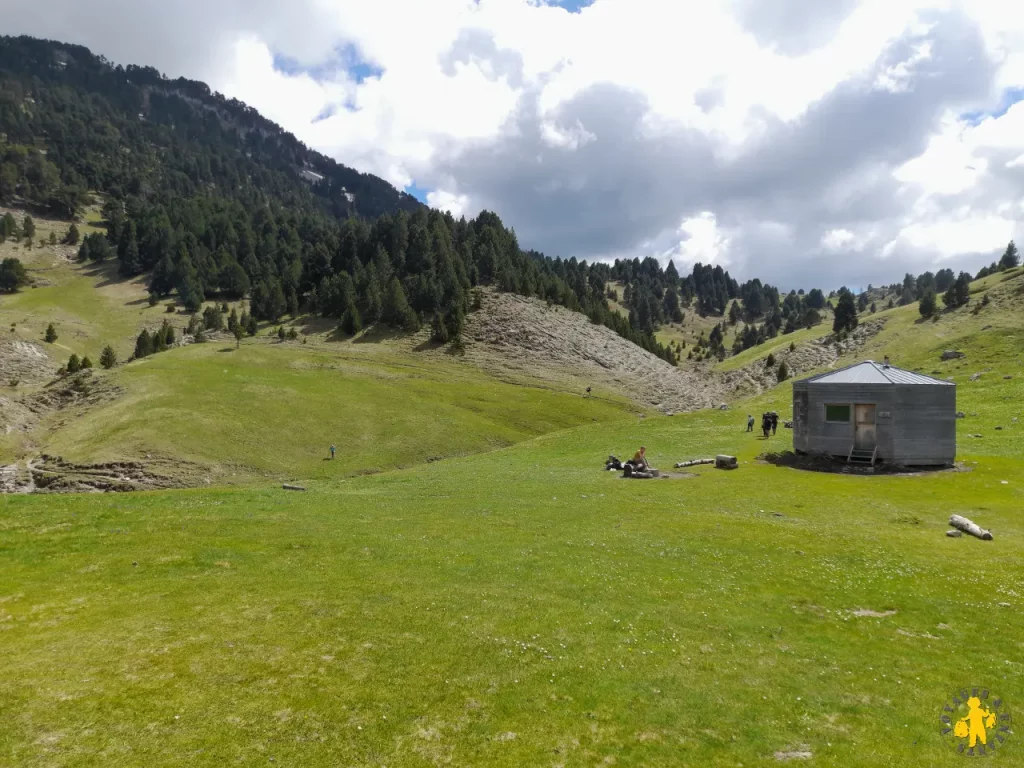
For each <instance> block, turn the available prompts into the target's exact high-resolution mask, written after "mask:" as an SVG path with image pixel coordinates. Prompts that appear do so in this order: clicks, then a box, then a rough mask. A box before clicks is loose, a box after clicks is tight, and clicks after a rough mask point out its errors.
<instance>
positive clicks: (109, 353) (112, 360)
mask: <svg viewBox="0 0 1024 768" xmlns="http://www.w3.org/2000/svg"><path fill="white" fill-rule="evenodd" d="M100 365H102V366H103V367H104V368H107V369H108V370H109V369H110V368H113V367H114V366H115V365H117V353H116V352H115V351H114V348H113V347H112V346H110V345H109V344H107V346H105V347H104V348H103V351H102V352H100Z"/></svg>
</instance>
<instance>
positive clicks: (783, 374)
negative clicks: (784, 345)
mask: <svg viewBox="0 0 1024 768" xmlns="http://www.w3.org/2000/svg"><path fill="white" fill-rule="evenodd" d="M788 378H789V368H787V367H786V361H785V360H783V361H782V362H781V363H779V370H778V380H779V383H780V384H781V383H782V382H784V381H785V380H786V379H788Z"/></svg>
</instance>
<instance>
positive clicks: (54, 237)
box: [50, 229, 57, 245]
mask: <svg viewBox="0 0 1024 768" xmlns="http://www.w3.org/2000/svg"><path fill="white" fill-rule="evenodd" d="M56 244H57V233H56V232H54V231H53V230H52V229H51V230H50V245H56Z"/></svg>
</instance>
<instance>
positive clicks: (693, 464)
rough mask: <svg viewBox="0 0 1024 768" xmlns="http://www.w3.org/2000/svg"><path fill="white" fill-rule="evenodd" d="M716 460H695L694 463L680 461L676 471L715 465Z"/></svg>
mask: <svg viewBox="0 0 1024 768" xmlns="http://www.w3.org/2000/svg"><path fill="white" fill-rule="evenodd" d="M714 463H715V460H714V459H693V460H692V461H680V462H679V463H678V464H676V469H683V467H696V466H699V465H701V464H714Z"/></svg>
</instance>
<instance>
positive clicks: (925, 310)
mask: <svg viewBox="0 0 1024 768" xmlns="http://www.w3.org/2000/svg"><path fill="white" fill-rule="evenodd" d="M937 309H938V302H936V300H935V294H934V293H932V292H931V291H929V292H928V293H926V294H925V295H924V296H922V297H921V303H920V304H918V305H917V310H918V312H920V313H921V317H925V318H927V317H931V316H932V315H934V314H935V311H936V310H937Z"/></svg>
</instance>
